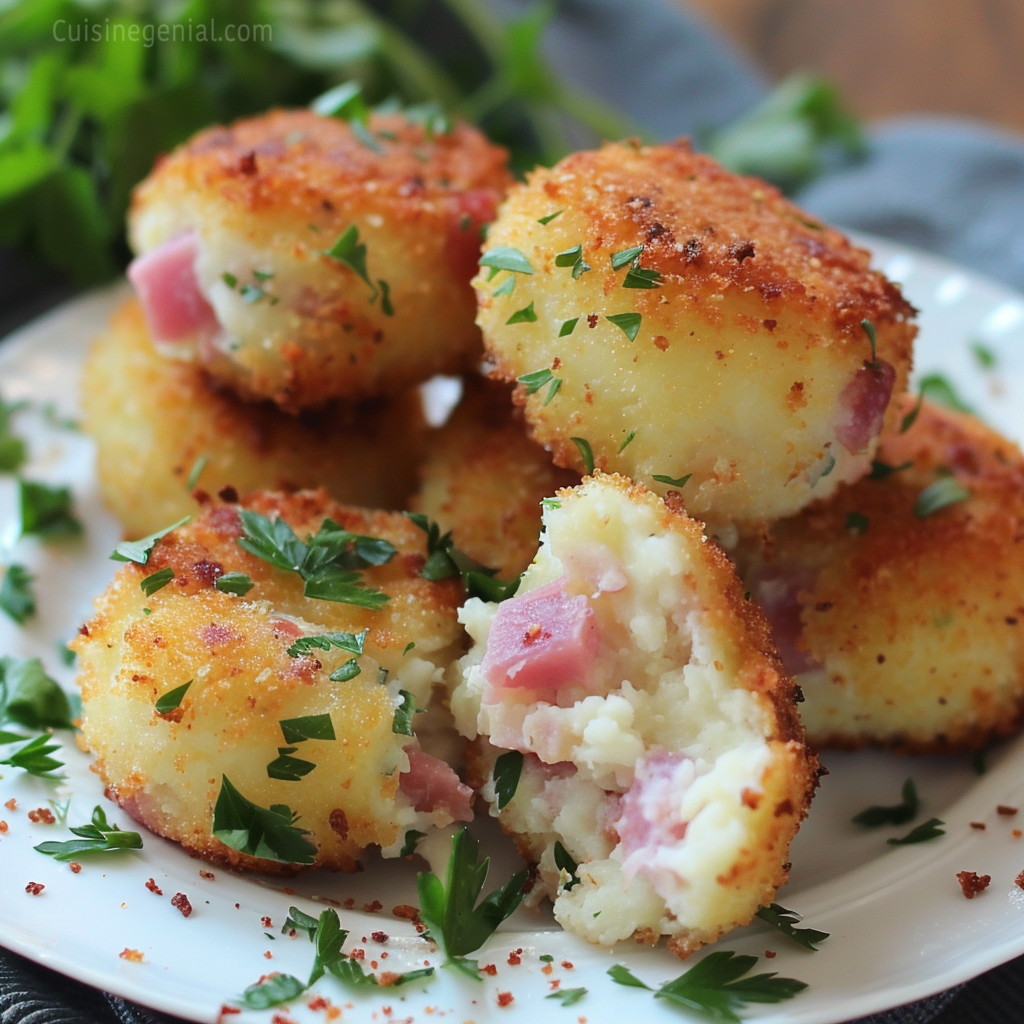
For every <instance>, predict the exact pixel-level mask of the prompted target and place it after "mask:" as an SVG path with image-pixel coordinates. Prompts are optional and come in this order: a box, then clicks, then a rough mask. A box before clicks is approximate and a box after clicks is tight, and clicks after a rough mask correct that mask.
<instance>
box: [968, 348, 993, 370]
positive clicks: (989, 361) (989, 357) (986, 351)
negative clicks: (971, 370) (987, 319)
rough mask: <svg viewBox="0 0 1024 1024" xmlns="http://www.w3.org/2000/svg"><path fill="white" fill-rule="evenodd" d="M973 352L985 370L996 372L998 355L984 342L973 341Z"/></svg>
mask: <svg viewBox="0 0 1024 1024" xmlns="http://www.w3.org/2000/svg"><path fill="white" fill-rule="evenodd" d="M971 352H972V353H973V354H974V358H975V359H977V361H978V365H979V366H980V367H981V368H982V369H983V370H994V369H995V368H996V354H995V352H993V351H992V349H990V348H989V347H988V345H986V344H985V343H984V342H983V341H972V342H971Z"/></svg>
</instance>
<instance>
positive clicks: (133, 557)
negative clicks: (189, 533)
mask: <svg viewBox="0 0 1024 1024" xmlns="http://www.w3.org/2000/svg"><path fill="white" fill-rule="evenodd" d="M191 518H192V517H191V516H185V517H184V518H183V519H179V520H178V521H177V522H176V523H172V524H171V525H170V526H167V527H164V529H162V530H157V532H156V533H151V534H150V535H149V536H148V537H142V538H141V539H140V540H126V541H122V542H121V543H120V544H118V545H117V547H116V548H114V553H113V554H112V555H111V556H110V558H111V561H114V562H135V563H136V564H137V565H145V564H146V563H147V562H148V561H149V556H150V555H151V554H152V552H153V548H154V547H156V542H157V541H158V540H160V539H161V538H162V537H166V536H167V534H169V533H170V532H171V531H172V530H176V529H177V528H178V527H179V526H184V525H185V524H186V523H187V522H189V520H191Z"/></svg>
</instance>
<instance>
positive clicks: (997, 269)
mask: <svg viewBox="0 0 1024 1024" xmlns="http://www.w3.org/2000/svg"><path fill="white" fill-rule="evenodd" d="M489 2H490V3H491V5H492V6H493V7H495V8H496V9H498V10H499V11H500V12H501V13H503V14H506V15H513V16H514V15H516V14H521V13H523V12H524V11H525V10H526V9H527V8H528V7H529V5H530V0H489ZM545 49H546V55H547V57H548V59H549V61H550V63H551V65H552V66H553V67H554V68H556V69H557V70H558V71H559V72H560V74H561V75H562V76H563V77H564V78H565V79H566V80H567V81H569V82H571V83H573V84H575V85H577V86H579V87H580V88H582V89H585V90H587V91H590V92H593V93H596V94H597V95H600V96H602V97H603V98H605V99H607V100H609V101H610V102H612V103H613V104H615V105H616V106H617V107H618V108H619V109H621V110H622V111H624V112H625V113H626V114H628V115H629V116H631V117H632V118H634V119H635V120H636V122H637V123H638V124H640V125H642V126H643V127H644V128H645V129H647V130H648V131H649V132H651V133H652V134H654V135H655V136H656V137H658V138H672V137H675V136H679V135H699V134H700V133H701V132H702V131H705V130H707V129H713V128H716V127H721V126H723V125H725V124H728V123H729V122H730V121H732V120H733V119H734V118H736V117H737V116H738V115H740V114H742V113H744V112H745V111H746V110H748V109H749V108H750V107H751V106H753V104H754V103H756V102H757V101H758V100H759V99H760V98H761V97H762V96H763V95H764V92H765V89H766V82H765V80H764V78H763V77H762V76H761V75H760V74H759V73H758V72H757V71H756V70H755V69H754V68H753V67H751V66H750V64H749V63H748V62H746V61H745V60H744V59H743V58H742V57H740V56H739V55H738V54H737V53H736V52H735V51H733V50H732V49H731V48H730V47H729V46H728V45H727V44H726V43H725V42H724V41H723V40H721V39H720V38H718V37H717V36H716V35H715V34H714V33H713V32H711V31H710V30H709V29H708V28H707V27H706V26H704V25H702V24H701V23H700V21H699V20H698V19H697V18H695V17H693V16H691V15H689V14H687V13H685V12H684V11H683V10H682V9H681V8H680V7H679V6H677V4H676V3H673V2H670V0H563V2H562V4H561V6H560V9H559V12H558V15H557V17H556V19H555V21H554V23H553V25H552V26H551V27H550V30H549V32H548V35H547V37H546V43H545ZM870 138H871V146H870V152H869V154H868V156H867V157H866V158H865V159H864V160H863V161H862V162H861V163H859V164H857V165H855V166H852V167H849V168H847V169H845V170H841V171H837V172H833V173H831V174H829V175H828V176H827V177H825V178H823V179H821V180H819V181H817V182H815V183H814V184H813V185H811V186H810V187H809V188H807V189H806V190H805V191H804V192H803V193H802V195H800V196H799V197H798V201H799V202H801V203H802V204H803V205H804V206H806V207H807V208H808V209H810V210H811V211H813V212H814V213H816V214H817V215H819V216H821V217H823V218H825V219H826V220H829V221H831V222H834V223H837V224H840V225H844V226H847V227H850V228H857V229H860V230H863V231H869V232H873V233H875V234H879V235H884V236H886V237H889V238H892V239H895V240H897V241H900V242H903V243H905V244H908V245H912V246H916V247H918V248H922V249H927V250H929V251H931V252H933V253H937V254H940V255H942V256H946V257H948V258H949V259H951V260H955V261H956V262H957V263H960V264H962V265H965V266H968V267H971V268H973V269H975V270H978V271H980V272H982V273H985V274H989V275H991V276H992V277H995V278H997V279H999V280H1001V281H1004V282H1006V283H1007V284H1010V285H1013V286H1016V287H1018V288H1021V289H1024V140H1020V139H1017V138H1015V137H1011V136H1008V135H1006V134H1002V133H999V132H997V131H994V130H991V129H987V128H984V127H981V126H979V125H975V124H968V123H965V122H959V121H952V120H940V119H934V118H933V119H913V120H901V121H894V122H891V123H889V124H887V125H885V126H884V127H881V128H879V129H878V130H877V131H874V132H872V133H871V136H870ZM32 274H33V271H32V269H31V268H29V269H28V270H27V271H26V269H25V265H24V262H23V261H19V260H18V259H17V258H12V256H11V254H6V255H5V256H2V255H0V306H4V307H7V308H5V309H0V316H2V315H4V314H7V315H8V321H7V322H8V323H12V322H14V320H17V319H20V318H22V317H23V316H24V315H26V312H27V311H29V310H31V312H32V313H34V312H35V311H37V310H38V309H39V307H40V303H45V302H46V301H47V297H46V296H45V295H42V297H41V290H42V289H45V288H46V287H49V288H50V289H51V292H50V295H51V296H52V295H53V294H54V293H53V292H52V288H53V287H54V286H53V282H52V278H50V279H49V280H47V278H46V276H45V275H40V274H38V273H37V272H36V278H37V281H38V287H36V288H35V290H33V288H32V287H31V284H32ZM12 282H16V287H15V286H13V285H12ZM5 283H6V284H8V285H12V286H11V287H7V288H5V287H4V284H5ZM51 301H52V300H51ZM16 306H18V308H15V307H16ZM19 313H20V315H19ZM11 317H13V318H14V320H12V319H11ZM339 884H341V882H339ZM1022 997H1024V958H1022V959H1020V960H1016V961H1013V962H1011V963H1010V964H1007V965H1004V966H1003V967H1001V968H998V969H997V970H995V971H992V972H990V973H988V974H987V975H984V976H983V977H982V978H979V979H976V980H975V981H973V982H970V983H969V984H967V985H966V986H961V987H960V988H958V989H954V990H951V991H949V992H945V993H941V994H939V995H937V996H934V997H932V998H930V999H926V1000H923V1001H921V1002H918V1003H914V1004H911V1005H909V1006H905V1007H899V1008H896V1009H894V1010H890V1011H888V1012H886V1013H882V1014H877V1015H875V1016H873V1017H870V1018H866V1019H865V1021H864V1022H862V1024H925V1022H929V1021H930V1022H931V1024H982V1022H984V1024H1016V1022H1017V1021H1019V1020H1020V1019H1021V1016H1022V1013H1021V1011H1020V1005H1021V1001H1022ZM841 1010H842V1008H841V1007H837V1011H838V1012H840V1013H841ZM590 1016H592V1015H590ZM593 1019H595V1020H597V1019H598V1018H596V1017H594V1018H593ZM30 1021H31V1022H32V1024H169V1022H171V1021H172V1018H170V1017H167V1016H165V1015H163V1014H159V1013H155V1012H152V1011H149V1010H145V1009H142V1008H140V1007H137V1006H134V1005H133V1004H130V1003H127V1002H125V1001H124V1000H121V999H118V998H116V997H114V996H109V995H104V994H102V993H99V992H97V991H96V990H94V989H90V988H87V987H86V986H84V985H80V984H78V983H76V982H74V981H71V980H69V979H66V978H63V977H61V976H60V975H56V974H53V973H52V972H50V971H48V970H46V969H45V968H43V967H39V966H37V965H35V964H33V963H30V962H29V961H27V960H25V959H23V958H21V957H19V956H16V955H15V954H13V953H8V952H6V951H3V950H0V1024H17V1022H22V1024H28V1022H30Z"/></svg>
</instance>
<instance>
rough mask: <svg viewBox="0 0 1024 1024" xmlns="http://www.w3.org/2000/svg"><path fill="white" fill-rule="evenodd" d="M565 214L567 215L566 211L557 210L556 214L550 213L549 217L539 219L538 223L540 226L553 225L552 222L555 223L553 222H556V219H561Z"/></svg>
mask: <svg viewBox="0 0 1024 1024" xmlns="http://www.w3.org/2000/svg"><path fill="white" fill-rule="evenodd" d="M563 213H565V211H564V210H555V212H554V213H549V214H548V215H547V216H546V217H538V218H537V223H538V224H544V225H548V224H550V223H551V222H552V221H553V220H554V219H555V218H556V217H560V216H561V215H562V214H563Z"/></svg>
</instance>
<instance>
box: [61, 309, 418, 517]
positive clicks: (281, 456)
mask: <svg viewBox="0 0 1024 1024" xmlns="http://www.w3.org/2000/svg"><path fill="white" fill-rule="evenodd" d="M81 393H82V412H83V424H84V427H85V430H86V431H87V432H88V433H89V434H90V435H91V436H92V438H93V439H94V440H95V442H96V470H97V474H98V476H99V482H100V493H101V494H102V496H103V500H104V503H105V504H106V506H107V508H109V509H110V511H111V512H112V513H113V514H114V516H115V518H116V519H117V520H118V521H119V522H120V523H121V526H122V527H123V528H124V530H125V533H126V534H127V536H129V537H143V536H145V535H147V534H149V533H154V532H156V531H157V530H159V529H162V528H163V527H164V526H166V525H167V524H168V523H173V522H175V521H177V520H178V519H181V518H182V517H183V516H186V515H190V514H193V513H195V512H196V511H197V510H198V508H199V503H198V502H197V501H196V499H195V498H194V497H193V495H192V493H191V492H190V490H189V487H188V483H189V478H190V476H191V475H192V474H193V470H195V469H196V468H197V463H201V471H200V472H198V473H197V474H196V479H195V481H194V487H198V488H199V489H200V492H201V493H200V495H199V497H200V498H202V496H203V494H204V493H205V494H207V495H210V494H218V493H220V491H221V490H222V489H223V488H225V487H233V488H234V489H235V490H236V491H237V492H238V493H240V494H244V493H246V492H248V491H253V490H260V489H265V490H278V491H296V490H301V489H302V488H307V487H318V486H322V487H324V488H325V489H326V490H327V491H328V493H329V494H330V495H331V496H332V497H333V498H335V499H337V500H338V501H341V502H346V503H349V504H352V505H363V506H366V507H368V508H382V509H397V508H401V507H402V506H403V505H404V504H405V501H406V499H407V497H408V495H409V494H410V493H411V491H412V489H413V487H414V486H415V473H416V466H417V464H418V462H419V459H420V457H421V455H422V453H423V449H424V444H425V439H426V423H425V420H424V417H423V408H422V403H421V401H420V399H419V395H418V392H416V391H415V390H410V391H408V392H406V393H405V394H403V395H399V396H397V397H395V398H394V399H391V400H387V399H375V400H371V401H368V402H366V403H364V404H362V405H360V406H352V405H351V404H349V403H332V404H330V405H328V406H326V407H324V408H323V409H320V410H317V411H316V412H307V413H303V414H301V415H300V416H290V415H288V414H286V413H283V412H281V410H279V409H278V408H277V407H276V406H274V405H272V404H271V403H269V402H260V403H253V402H243V401H241V400H240V399H238V398H236V397H235V396H234V395H232V394H231V393H230V392H228V391H226V390H225V389H224V388H223V387H220V386H218V385H216V384H214V383H213V382H212V381H211V380H210V378H209V377H207V375H206V374H205V373H203V371H202V370H200V369H199V368H198V367H197V366H195V365H194V364H190V363H183V362H180V361H178V360H173V359H168V358H166V357H165V356H162V355H160V354H159V353H158V352H157V351H156V349H155V348H154V347H153V344H152V341H151V339H150V337H149V333H148V331H147V328H146V322H145V319H144V317H143V314H142V310H141V308H140V307H139V304H138V302H137V301H136V300H135V299H131V300H129V301H127V302H125V303H124V304H123V305H122V306H120V307H119V308H118V309H117V310H116V311H115V313H114V315H113V318H112V319H111V322H110V325H109V327H108V328H107V330H106V331H105V332H104V333H103V334H102V335H101V336H100V337H99V338H97V339H96V341H95V342H94V343H93V346H92V349H91V351H90V353H89V357H88V358H87V360H86V363H85V368H84V370H83V375H82V386H81ZM140 497H144V500H140Z"/></svg>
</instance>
